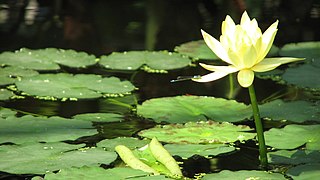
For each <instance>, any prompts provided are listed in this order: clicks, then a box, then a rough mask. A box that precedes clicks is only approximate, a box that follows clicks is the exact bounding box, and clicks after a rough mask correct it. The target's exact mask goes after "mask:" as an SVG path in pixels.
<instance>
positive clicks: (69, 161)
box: [0, 142, 117, 174]
mask: <svg viewBox="0 0 320 180" xmlns="http://www.w3.org/2000/svg"><path fill="white" fill-rule="evenodd" d="M81 146H84V145H83V144H82V145H70V144H66V143H61V142H55V143H41V144H40V143H30V144H23V145H19V146H18V145H2V146H0V156H1V157H5V158H1V159H0V171H4V172H9V173H15V174H44V173H47V172H50V171H55V170H59V169H63V168H68V167H72V166H73V167H81V166H84V165H94V166H99V164H102V163H103V164H110V163H111V162H113V161H114V160H115V159H116V158H117V155H116V153H114V152H109V151H105V150H103V149H100V148H90V149H82V150H81V149H80V150H74V151H70V150H73V149H78V148H80V147H81Z"/></svg>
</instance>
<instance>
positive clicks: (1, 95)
mask: <svg viewBox="0 0 320 180" xmlns="http://www.w3.org/2000/svg"><path fill="white" fill-rule="evenodd" d="M14 95H15V94H14V93H13V92H12V91H9V90H7V89H0V101H3V100H9V99H10V98H11V97H13V96H14Z"/></svg>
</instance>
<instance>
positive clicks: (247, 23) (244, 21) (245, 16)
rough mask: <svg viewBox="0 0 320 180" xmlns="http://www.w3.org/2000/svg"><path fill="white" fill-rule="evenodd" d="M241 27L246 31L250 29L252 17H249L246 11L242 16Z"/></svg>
mask: <svg viewBox="0 0 320 180" xmlns="http://www.w3.org/2000/svg"><path fill="white" fill-rule="evenodd" d="M240 25H241V26H242V27H243V28H244V29H246V27H247V28H249V27H248V26H250V17H249V15H248V13H247V11H244V12H243V14H242V16H241V20H240Z"/></svg>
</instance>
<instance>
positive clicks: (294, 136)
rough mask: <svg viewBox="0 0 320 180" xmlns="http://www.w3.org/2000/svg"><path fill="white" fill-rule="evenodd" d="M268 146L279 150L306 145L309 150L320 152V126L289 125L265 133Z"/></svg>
mask: <svg viewBox="0 0 320 180" xmlns="http://www.w3.org/2000/svg"><path fill="white" fill-rule="evenodd" d="M265 138H266V144H267V145H269V146H272V147H274V148H277V149H294V148H297V147H299V146H302V145H304V144H306V149H307V150H320V143H319V142H320V125H295V124H292V125H287V126H285V127H284V128H282V129H277V128H272V129H270V130H269V131H267V132H265Z"/></svg>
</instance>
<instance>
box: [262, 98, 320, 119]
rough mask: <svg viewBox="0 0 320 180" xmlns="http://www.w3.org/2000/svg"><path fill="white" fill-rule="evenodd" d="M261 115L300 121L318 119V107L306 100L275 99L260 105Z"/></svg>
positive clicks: (319, 114)
mask: <svg viewBox="0 0 320 180" xmlns="http://www.w3.org/2000/svg"><path fill="white" fill-rule="evenodd" d="M260 113H261V116H262V117H268V118H271V119H273V120H289V121H293V122H299V123H302V122H304V121H320V107H319V105H316V104H314V103H311V102H307V101H292V102H284V101H282V100H275V101H272V102H269V103H266V104H263V105H261V106H260Z"/></svg>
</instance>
